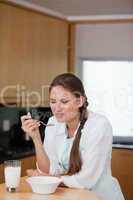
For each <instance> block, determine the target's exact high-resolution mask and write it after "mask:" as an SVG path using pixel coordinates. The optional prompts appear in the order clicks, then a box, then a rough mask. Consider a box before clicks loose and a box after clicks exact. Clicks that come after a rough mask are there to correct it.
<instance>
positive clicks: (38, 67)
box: [0, 3, 68, 104]
mask: <svg viewBox="0 0 133 200" xmlns="http://www.w3.org/2000/svg"><path fill="white" fill-rule="evenodd" d="M5 16H6V18H5ZM67 46H68V22H66V21H63V20H60V19H57V18H53V17H49V16H46V15H43V14H39V13H37V12H33V11H30V10H29V9H28V10H27V9H22V8H20V7H16V6H11V5H8V4H4V3H0V92H1V95H3V93H4V96H5V97H7V98H9V97H10V98H13V97H14V98H15V97H17V98H21V102H22V103H23V104H26V103H27V102H28V101H30V102H31V103H35V102H36V103H38V104H44V103H48V85H49V84H50V82H51V80H52V79H53V77H55V76H56V75H57V74H59V73H62V72H66V71H67V59H68V48H67ZM30 102H28V103H30Z"/></svg>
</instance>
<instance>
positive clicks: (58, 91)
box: [50, 86, 74, 98]
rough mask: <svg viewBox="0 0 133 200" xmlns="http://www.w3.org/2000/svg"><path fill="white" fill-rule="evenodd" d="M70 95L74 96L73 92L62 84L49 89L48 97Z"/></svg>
mask: <svg viewBox="0 0 133 200" xmlns="http://www.w3.org/2000/svg"><path fill="white" fill-rule="evenodd" d="M72 96H74V95H73V93H72V92H71V91H69V90H68V89H66V88H64V87H62V86H55V87H53V88H52V89H51V92H50V97H62V98H66V97H72Z"/></svg>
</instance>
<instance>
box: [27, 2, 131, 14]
mask: <svg viewBox="0 0 133 200" xmlns="http://www.w3.org/2000/svg"><path fill="white" fill-rule="evenodd" d="M25 1H27V2H30V3H34V4H36V5H39V6H42V7H45V8H48V9H52V10H53V11H56V12H60V13H61V14H63V15H65V16H88V15H112V14H114V15H117V14H120V15H122V14H133V0H25Z"/></svg>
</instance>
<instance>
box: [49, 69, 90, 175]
mask: <svg viewBox="0 0 133 200" xmlns="http://www.w3.org/2000/svg"><path fill="white" fill-rule="evenodd" d="M55 86H62V87H63V88H65V89H67V90H68V91H70V92H72V93H73V94H74V95H75V96H76V97H77V98H79V97H80V96H84V97H85V102H84V104H83V106H82V107H80V108H79V111H80V126H79V128H78V130H77V134H76V136H75V139H74V141H73V145H72V148H71V153H70V159H69V169H68V172H67V174H68V175H72V174H75V173H77V172H79V171H80V170H81V166H82V161H81V155H80V152H79V143H80V138H81V135H82V129H83V127H84V124H85V122H86V120H87V106H88V102H87V97H86V95H85V90H84V87H83V84H82V82H81V80H80V79H79V78H78V77H77V76H75V75H74V74H72V73H64V74H60V75H58V76H57V77H56V78H55V79H54V80H53V81H52V83H51V85H50V88H49V92H50V91H51V89H52V88H53V87H55Z"/></svg>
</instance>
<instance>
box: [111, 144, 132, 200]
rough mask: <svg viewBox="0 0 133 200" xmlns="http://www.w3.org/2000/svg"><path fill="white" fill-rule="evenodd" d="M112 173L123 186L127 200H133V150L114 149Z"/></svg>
mask: <svg viewBox="0 0 133 200" xmlns="http://www.w3.org/2000/svg"><path fill="white" fill-rule="evenodd" d="M112 173H113V176H115V177H116V178H117V179H118V180H119V183H120V185H121V188H122V191H123V194H124V196H125V199H126V200H133V189H132V182H133V150H128V149H115V148H114V149H113V153H112Z"/></svg>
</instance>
